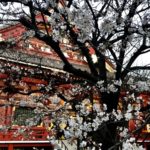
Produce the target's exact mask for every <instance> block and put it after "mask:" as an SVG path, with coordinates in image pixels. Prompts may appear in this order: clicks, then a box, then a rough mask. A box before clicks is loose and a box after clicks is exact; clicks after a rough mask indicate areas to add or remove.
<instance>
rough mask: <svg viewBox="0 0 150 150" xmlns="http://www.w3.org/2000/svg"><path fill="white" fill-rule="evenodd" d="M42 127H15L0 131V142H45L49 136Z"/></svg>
mask: <svg viewBox="0 0 150 150" xmlns="http://www.w3.org/2000/svg"><path fill="white" fill-rule="evenodd" d="M50 135H51V134H50V132H48V131H47V130H46V129H45V128H44V127H31V128H25V127H15V128H12V129H8V130H6V131H5V130H1V131H0V141H20V140H22V141H30V140H32V141H45V140H47V136H50Z"/></svg>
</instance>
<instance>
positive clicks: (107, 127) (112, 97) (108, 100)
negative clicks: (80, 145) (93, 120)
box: [93, 91, 119, 150]
mask: <svg viewBox="0 0 150 150" xmlns="http://www.w3.org/2000/svg"><path fill="white" fill-rule="evenodd" d="M101 100H102V102H103V103H105V104H106V105H107V112H108V113H110V112H111V111H112V110H113V109H115V110H117V105H118V101H119V91H118V92H116V93H113V92H110V93H107V92H105V93H102V94H101ZM116 128H117V125H116V124H113V123H112V124H111V123H110V121H108V122H106V123H104V124H103V125H102V127H101V128H100V129H99V130H98V131H96V132H94V133H93V140H95V141H96V142H98V143H102V150H108V149H109V148H110V147H111V146H113V145H114V144H115V143H116V142H117V133H116Z"/></svg>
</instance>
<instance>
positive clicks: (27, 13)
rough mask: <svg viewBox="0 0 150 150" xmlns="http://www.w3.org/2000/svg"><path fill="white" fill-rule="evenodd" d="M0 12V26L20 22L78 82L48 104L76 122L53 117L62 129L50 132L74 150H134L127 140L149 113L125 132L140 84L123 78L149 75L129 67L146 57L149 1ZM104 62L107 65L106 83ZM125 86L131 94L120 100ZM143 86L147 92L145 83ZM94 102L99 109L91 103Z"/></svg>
mask: <svg viewBox="0 0 150 150" xmlns="http://www.w3.org/2000/svg"><path fill="white" fill-rule="evenodd" d="M0 8H1V9H0V13H1V24H3V25H4V24H10V25H11V24H12V23H13V22H14V21H16V22H20V23H21V24H22V25H23V26H25V27H26V29H27V30H28V31H29V32H30V34H32V36H34V37H36V38H37V39H39V40H41V41H43V42H45V43H46V44H47V45H49V46H50V47H51V48H52V49H53V50H54V51H55V52H56V53H57V55H58V56H59V58H60V59H61V61H62V62H63V64H64V66H63V69H64V71H66V72H68V73H70V74H73V75H74V76H78V77H79V78H80V79H81V80H78V81H75V82H72V83H71V84H72V85H73V87H72V88H71V89H70V91H68V93H67V94H64V93H58V92H57V90H56V89H55V97H54V98H51V99H52V101H53V103H58V101H59V99H60V98H61V99H63V100H64V101H65V103H66V105H65V106H67V104H69V105H71V106H72V109H73V111H74V112H75V116H76V117H74V118H73V117H70V115H67V113H66V114H65V113H64V114H63V115H62V116H61V115H60V113H59V112H58V111H57V113H51V114H52V116H53V117H54V118H55V123H56V126H57V123H58V124H59V125H60V124H61V123H65V127H64V128H63V127H62V128H61V129H57V130H56V131H58V130H62V131H63V132H64V133H63V135H64V137H65V138H75V139H78V141H79V143H80V144H79V145H78V147H95V148H96V149H100V148H102V149H103V150H105V149H106V150H107V149H115V148H117V147H118V146H120V145H121V144H122V143H123V145H122V146H123V148H125V147H127V146H129V147H130V148H131V147H132V148H135V149H136V147H137V145H136V144H133V143H134V141H133V139H130V137H131V136H132V134H133V133H137V132H139V131H140V130H141V129H142V128H143V127H144V126H145V124H146V122H148V121H149V113H148V110H147V108H148V107H144V108H145V109H143V110H144V111H146V113H147V116H146V119H145V122H143V121H141V123H140V125H139V126H136V127H135V129H134V130H133V131H129V130H128V129H127V121H129V120H131V119H133V118H134V119H137V120H138V119H139V116H140V115H139V114H140V113H142V108H141V104H140V99H141V97H136V95H135V94H134V92H137V87H138V85H142V82H140V84H137V83H134V81H133V80H132V79H131V78H130V79H129V80H128V81H127V78H128V77H129V75H130V76H131V72H132V74H134V73H135V71H137V70H149V69H150V66H149V65H142V64H141V65H135V64H136V63H135V62H136V60H137V59H138V58H139V57H141V55H144V54H145V53H147V54H149V52H150V1H149V0H122V1H119V0H24V1H22V0H0ZM39 14H40V16H41V19H40V20H39V19H38V17H37V16H39ZM41 27H42V30H41ZM64 38H65V39H67V40H68V41H69V43H70V44H71V45H72V47H71V48H70V49H69V50H68V51H78V52H80V53H81V54H82V56H83V57H84V58H85V60H86V62H87V64H88V67H89V71H85V70H82V69H77V68H76V67H74V65H73V64H71V63H70V62H69V60H68V59H67V57H66V56H65V54H64V53H63V49H62V46H61V43H62V41H63V40H64ZM90 49H92V52H91V51H90ZM93 56H94V57H93ZM106 62H111V63H112V64H113V68H114V72H113V75H112V76H111V77H110V76H109V75H108V73H107V66H106ZM135 75H137V74H134V76H135ZM67 82H68V81H67ZM125 82H126V83H127V84H128V88H130V89H132V90H130V92H127V93H126V95H125V98H122V97H121V91H122V89H123V86H124V84H125ZM143 85H144V87H148V88H149V83H148V82H146V83H144V84H143ZM44 88H47V87H44ZM48 88H49V87H48ZM51 88H53V87H50V88H49V89H51ZM139 88H140V87H139ZM148 88H147V89H148ZM138 90H139V89H138ZM124 91H127V89H126V88H124ZM69 92H70V93H69ZM69 94H70V95H71V96H70V97H69ZM130 94H131V95H130ZM75 95H78V97H77V96H76V97H75ZM138 96H139V95H138ZM94 97H96V99H97V101H98V102H99V103H95V101H94ZM133 102H134V103H136V105H135V106H133V105H132V104H133ZM120 103H121V104H120ZM65 106H64V107H65ZM146 106H148V104H147V105H146ZM64 107H63V108H62V109H64V110H65V108H64ZM89 107H90V108H89ZM61 113H62V112H61ZM57 119H58V120H57ZM119 140H121V141H120V142H119ZM140 148H141V147H139V149H140ZM128 149H129V148H128ZM141 149H142V148H141Z"/></svg>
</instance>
